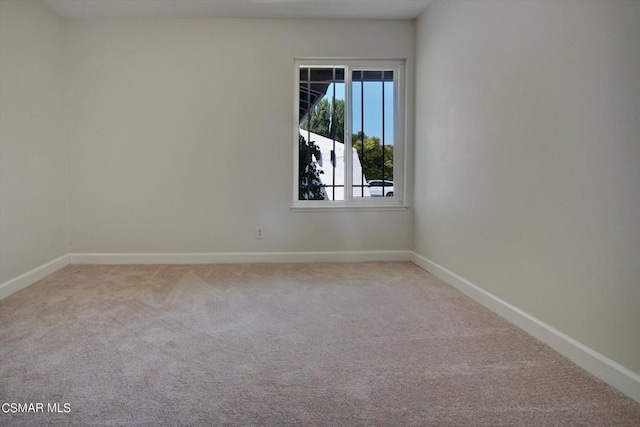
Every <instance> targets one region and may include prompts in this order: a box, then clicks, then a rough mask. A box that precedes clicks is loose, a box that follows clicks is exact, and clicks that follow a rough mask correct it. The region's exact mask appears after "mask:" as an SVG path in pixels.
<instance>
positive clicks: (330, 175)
mask: <svg viewBox="0 0 640 427" xmlns="http://www.w3.org/2000/svg"><path fill="white" fill-rule="evenodd" d="M300 135H302V136H303V137H304V139H306V140H310V141H313V142H314V143H315V144H316V145H317V146H318V149H319V150H320V153H321V155H320V158H319V159H316V160H317V162H318V169H319V170H321V171H323V172H324V173H322V174H320V179H321V180H322V183H323V184H324V185H325V186H326V192H327V199H328V200H344V185H345V182H344V178H345V173H344V165H345V150H344V144H343V143H342V142H338V141H335V142H334V141H333V140H331V139H329V138H325V137H324V136H320V135H318V134H317V133H313V132H309V131H306V130H304V129H300ZM351 149H352V150H353V154H352V158H353V168H352V170H353V180H352V182H353V190H352V191H353V193H352V194H353V197H363V195H364V197H371V193H370V191H369V187H364V188H362V187H360V185H362V183H363V182H364V184H365V185H366V184H367V180H366V178H365V177H364V174H363V172H362V165H361V164H360V158H359V157H358V152H357V151H356V149H355V148H351ZM334 150H335V169H334V168H333V167H332V163H331V151H334ZM334 185H335V187H334ZM363 190H364V193H363Z"/></svg>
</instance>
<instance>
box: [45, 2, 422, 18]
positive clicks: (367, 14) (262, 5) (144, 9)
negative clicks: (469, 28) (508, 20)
mask: <svg viewBox="0 0 640 427" xmlns="http://www.w3.org/2000/svg"><path fill="white" fill-rule="evenodd" d="M43 1H44V2H45V3H46V4H48V5H49V6H50V7H51V8H52V9H53V10H55V11H56V12H57V13H58V14H59V15H60V16H62V17H65V18H314V19H414V18H416V17H417V16H418V15H419V14H420V13H421V12H422V11H423V10H424V9H425V8H426V7H427V5H428V4H429V3H431V1H432V0H43Z"/></svg>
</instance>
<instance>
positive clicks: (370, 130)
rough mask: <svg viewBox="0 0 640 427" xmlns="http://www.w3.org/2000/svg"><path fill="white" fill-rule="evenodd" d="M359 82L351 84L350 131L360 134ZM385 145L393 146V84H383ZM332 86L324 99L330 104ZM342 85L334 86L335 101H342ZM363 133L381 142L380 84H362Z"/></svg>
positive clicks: (360, 103)
mask: <svg viewBox="0 0 640 427" xmlns="http://www.w3.org/2000/svg"><path fill="white" fill-rule="evenodd" d="M361 84H362V83H361V82H356V83H353V90H352V92H353V93H352V97H353V115H352V120H353V124H352V131H353V133H358V132H360V130H361V128H362V121H361V118H362V112H361V105H362V102H361ZM384 85H385V89H384V92H385V94H384V103H385V117H384V121H385V129H384V131H385V132H384V133H385V137H384V143H385V144H393V82H385V83H384ZM333 86H334V85H333V84H331V85H330V86H329V88H328V90H327V95H326V97H327V98H329V102H331V97H332V96H333ZM344 87H345V85H344V83H338V84H336V85H335V90H336V99H344ZM364 133H365V135H367V136H377V137H378V138H380V141H381V142H382V83H381V82H365V83H364Z"/></svg>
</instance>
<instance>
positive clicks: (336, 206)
mask: <svg viewBox="0 0 640 427" xmlns="http://www.w3.org/2000/svg"><path fill="white" fill-rule="evenodd" d="M408 209H409V206H407V205H404V204H373V203H366V204H364V203H362V204H356V203H351V204H344V203H331V204H328V203H326V202H320V204H315V203H309V204H306V203H305V204H294V205H292V206H291V212H362V211H368V212H389V211H406V210H408Z"/></svg>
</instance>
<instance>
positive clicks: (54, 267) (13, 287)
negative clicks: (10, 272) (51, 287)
mask: <svg viewBox="0 0 640 427" xmlns="http://www.w3.org/2000/svg"><path fill="white" fill-rule="evenodd" d="M67 265H69V254H67V255H63V256H61V257H60V258H56V259H54V260H53V261H49V262H48V263H46V264H42V265H41V266H39V267H36V268H34V269H33V270H29V271H27V272H26V273H24V274H21V275H20V276H18V277H14V278H13V279H10V280H7V281H6V282H4V283H2V284H0V300H3V299H5V298H6V297H8V296H9V295H11V294H13V293H15V292H18V291H20V290H22V289H24V288H26V287H27V286H30V285H33V284H34V283H36V282H37V281H38V280H42V279H44V278H45V277H47V276H48V275H49V274H51V273H55V272H56V271H58V270H60V269H61V268H63V267H66V266H67Z"/></svg>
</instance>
